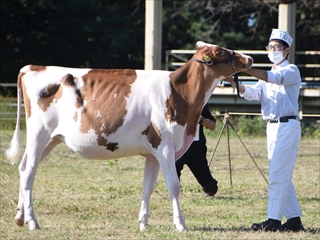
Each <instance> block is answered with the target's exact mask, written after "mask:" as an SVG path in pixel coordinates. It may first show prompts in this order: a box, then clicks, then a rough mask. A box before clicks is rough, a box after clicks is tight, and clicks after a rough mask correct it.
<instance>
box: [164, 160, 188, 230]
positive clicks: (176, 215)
mask: <svg viewBox="0 0 320 240" xmlns="http://www.w3.org/2000/svg"><path fill="white" fill-rule="evenodd" d="M160 164H161V170H162V173H163V176H164V178H165V180H166V185H167V189H168V191H169V194H170V198H171V201H172V208H173V224H174V225H175V227H176V229H177V230H178V231H187V230H188V228H187V227H186V224H185V222H184V217H183V215H182V212H181V210H180V204H179V195H180V183H179V178H178V175H177V171H176V167H175V160H174V158H173V156H172V157H171V158H167V159H165V161H162V162H160Z"/></svg>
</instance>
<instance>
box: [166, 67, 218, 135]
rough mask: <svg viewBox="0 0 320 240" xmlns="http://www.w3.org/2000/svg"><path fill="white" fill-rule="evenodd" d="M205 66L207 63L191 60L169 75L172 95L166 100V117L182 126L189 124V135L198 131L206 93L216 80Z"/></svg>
mask: <svg viewBox="0 0 320 240" xmlns="http://www.w3.org/2000/svg"><path fill="white" fill-rule="evenodd" d="M196 64H197V63H196ZM205 68H206V66H205V65H201V64H197V65H195V64H194V62H191V61H189V62H188V63H187V64H185V65H184V66H183V67H181V68H179V69H177V70H176V71H174V72H172V73H170V75H169V78H170V84H171V95H170V96H169V98H168V99H167V101H166V107H167V112H166V113H165V118H166V120H167V121H170V122H177V123H178V124H180V125H182V126H184V125H186V124H187V129H186V131H187V134H188V135H195V133H196V130H197V123H198V119H199V117H200V113H201V110H202V109H201V108H202V107H203V106H204V98H205V93H206V92H207V91H208V90H209V89H210V87H211V85H212V83H213V80H214V76H210V77H209V76H207V72H206V69H205ZM205 79H206V80H205Z"/></svg>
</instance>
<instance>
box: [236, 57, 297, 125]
mask: <svg viewBox="0 0 320 240" xmlns="http://www.w3.org/2000/svg"><path fill="white" fill-rule="evenodd" d="M267 73H268V82H265V81H262V80H259V81H258V82H257V83H256V84H255V85H254V86H252V87H245V91H244V93H243V94H240V96H241V97H244V98H245V99H247V100H249V101H252V100H256V101H261V113H262V118H263V119H264V120H269V119H277V118H280V117H284V116H298V113H299V104H298V99H299V92H300V83H301V76H300V71H299V69H298V67H297V66H296V65H294V64H289V62H288V61H287V60H286V61H284V62H283V63H281V64H280V65H279V66H277V67H276V68H275V69H271V70H270V71H268V72H267Z"/></svg>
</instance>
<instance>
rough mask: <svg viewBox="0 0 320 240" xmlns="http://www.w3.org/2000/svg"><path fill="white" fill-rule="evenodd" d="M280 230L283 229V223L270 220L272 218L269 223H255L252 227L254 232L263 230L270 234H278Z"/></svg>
mask: <svg viewBox="0 0 320 240" xmlns="http://www.w3.org/2000/svg"><path fill="white" fill-rule="evenodd" d="M280 228H281V221H278V220H274V219H270V218H269V219H268V220H267V221H264V222H262V223H254V224H252V226H251V229H252V230H253V231H258V230H262V231H266V232H269V231H272V232H276V231H278V230H280Z"/></svg>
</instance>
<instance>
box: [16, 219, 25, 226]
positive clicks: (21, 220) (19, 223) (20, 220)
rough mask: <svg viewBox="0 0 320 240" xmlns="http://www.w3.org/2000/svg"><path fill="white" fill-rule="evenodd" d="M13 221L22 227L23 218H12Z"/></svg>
mask: <svg viewBox="0 0 320 240" xmlns="http://www.w3.org/2000/svg"><path fill="white" fill-rule="evenodd" d="M14 222H15V223H16V224H17V225H18V226H19V227H22V226H23V224H24V220H23V219H20V218H15V219H14Z"/></svg>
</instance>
